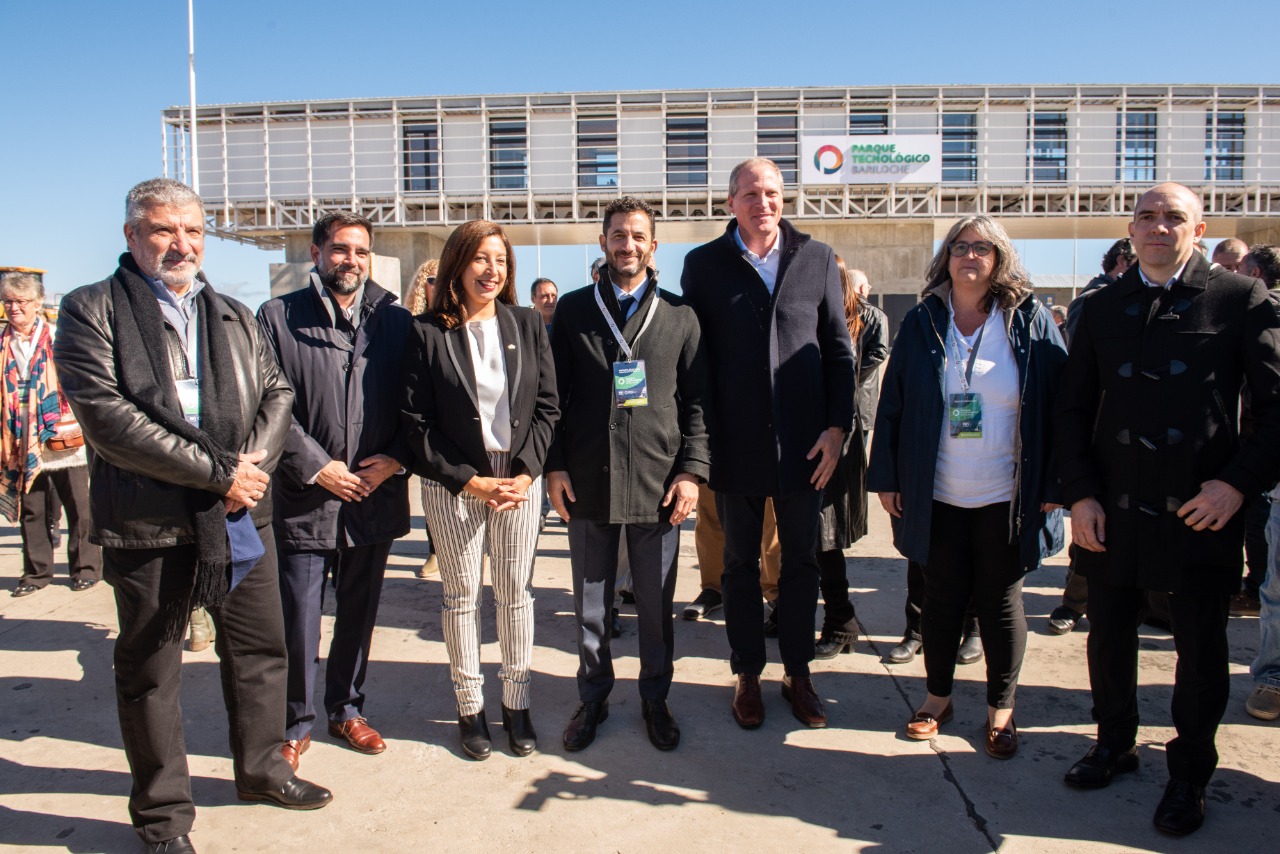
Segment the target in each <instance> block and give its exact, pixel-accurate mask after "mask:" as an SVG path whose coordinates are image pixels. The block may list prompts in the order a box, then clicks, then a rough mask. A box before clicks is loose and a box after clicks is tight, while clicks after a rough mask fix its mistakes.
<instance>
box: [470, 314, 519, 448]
mask: <svg viewBox="0 0 1280 854" xmlns="http://www.w3.org/2000/svg"><path fill="white" fill-rule="evenodd" d="M467 341H468V342H469V343H470V344H471V364H472V366H473V368H474V369H475V374H476V377H475V379H476V401H477V402H478V403H479V404H480V435H481V436H482V437H483V438H484V449H485V451H486V452H487V453H490V454H493V453H509V452H510V451H511V401H510V399H509V398H508V396H507V362H506V360H505V359H503V357H502V333H501V331H500V330H499V328H498V318H497V316H496V315H495V316H494V317H491V318H489V319H488V320H472V321H469V322H468V323H467Z"/></svg>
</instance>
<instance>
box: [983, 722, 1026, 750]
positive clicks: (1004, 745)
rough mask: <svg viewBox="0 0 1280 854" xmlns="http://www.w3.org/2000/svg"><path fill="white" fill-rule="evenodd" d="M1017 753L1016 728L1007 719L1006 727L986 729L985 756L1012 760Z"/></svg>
mask: <svg viewBox="0 0 1280 854" xmlns="http://www.w3.org/2000/svg"><path fill="white" fill-rule="evenodd" d="M1017 752H1018V728H1017V726H1015V725H1014V723H1013V718H1009V725H1008V726H1006V727H990V728H988V729H987V755H988V756H991V757H994V758H995V759H1012V758H1013V755H1014V754H1015V753H1017Z"/></svg>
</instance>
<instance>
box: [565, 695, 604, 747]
mask: <svg viewBox="0 0 1280 854" xmlns="http://www.w3.org/2000/svg"><path fill="white" fill-rule="evenodd" d="M608 717H609V701H608V700H605V701H604V702H601V703H595V702H592V703H579V704H578V709H577V711H575V712H574V713H573V717H572V718H570V719H569V725H568V726H566V727H565V728H564V749H565V750H568V751H574V750H583V749H585V748H587V747H590V746H591V742H593V741H595V740H596V727H598V726H600V724H602V723H604V722H605V720H606V719H607V718H608Z"/></svg>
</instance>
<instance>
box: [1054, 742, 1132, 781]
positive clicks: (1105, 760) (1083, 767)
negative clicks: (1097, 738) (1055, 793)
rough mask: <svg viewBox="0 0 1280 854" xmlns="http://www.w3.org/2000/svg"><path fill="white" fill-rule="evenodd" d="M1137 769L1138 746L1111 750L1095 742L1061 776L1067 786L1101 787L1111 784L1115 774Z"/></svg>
mask: <svg viewBox="0 0 1280 854" xmlns="http://www.w3.org/2000/svg"><path fill="white" fill-rule="evenodd" d="M1137 770H1138V748H1136V747H1130V748H1129V749H1128V750H1112V749H1111V748H1109V747H1103V746H1102V745H1101V744H1095V745H1094V746H1093V747H1091V748H1090V749H1089V752H1088V753H1086V754H1085V755H1084V758H1083V759H1081V760H1080V761H1079V762H1077V763H1076V764H1075V765H1072V766H1071V770H1069V771H1068V772H1067V775H1066V776H1065V777H1063V778H1062V779H1063V781H1064V782H1065V783H1066V784H1067V785H1068V786H1074V787H1076V788H1077V789H1102V788H1105V787H1107V786H1109V785H1111V778H1112V777H1114V776H1115V775H1116V774H1128V773H1129V772H1130V771H1137Z"/></svg>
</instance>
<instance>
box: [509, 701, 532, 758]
mask: <svg viewBox="0 0 1280 854" xmlns="http://www.w3.org/2000/svg"><path fill="white" fill-rule="evenodd" d="M502 728H503V729H505V730H506V731H507V739H508V740H509V741H510V742H511V752H512V753H514V754H515V755H516V756H528V755H529V754H530V753H533V751H534V750H536V749H537V747H538V734H537V733H536V732H534V731H533V721H531V720H530V719H529V710H528V709H508V708H507V707H506V706H503V707H502Z"/></svg>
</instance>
